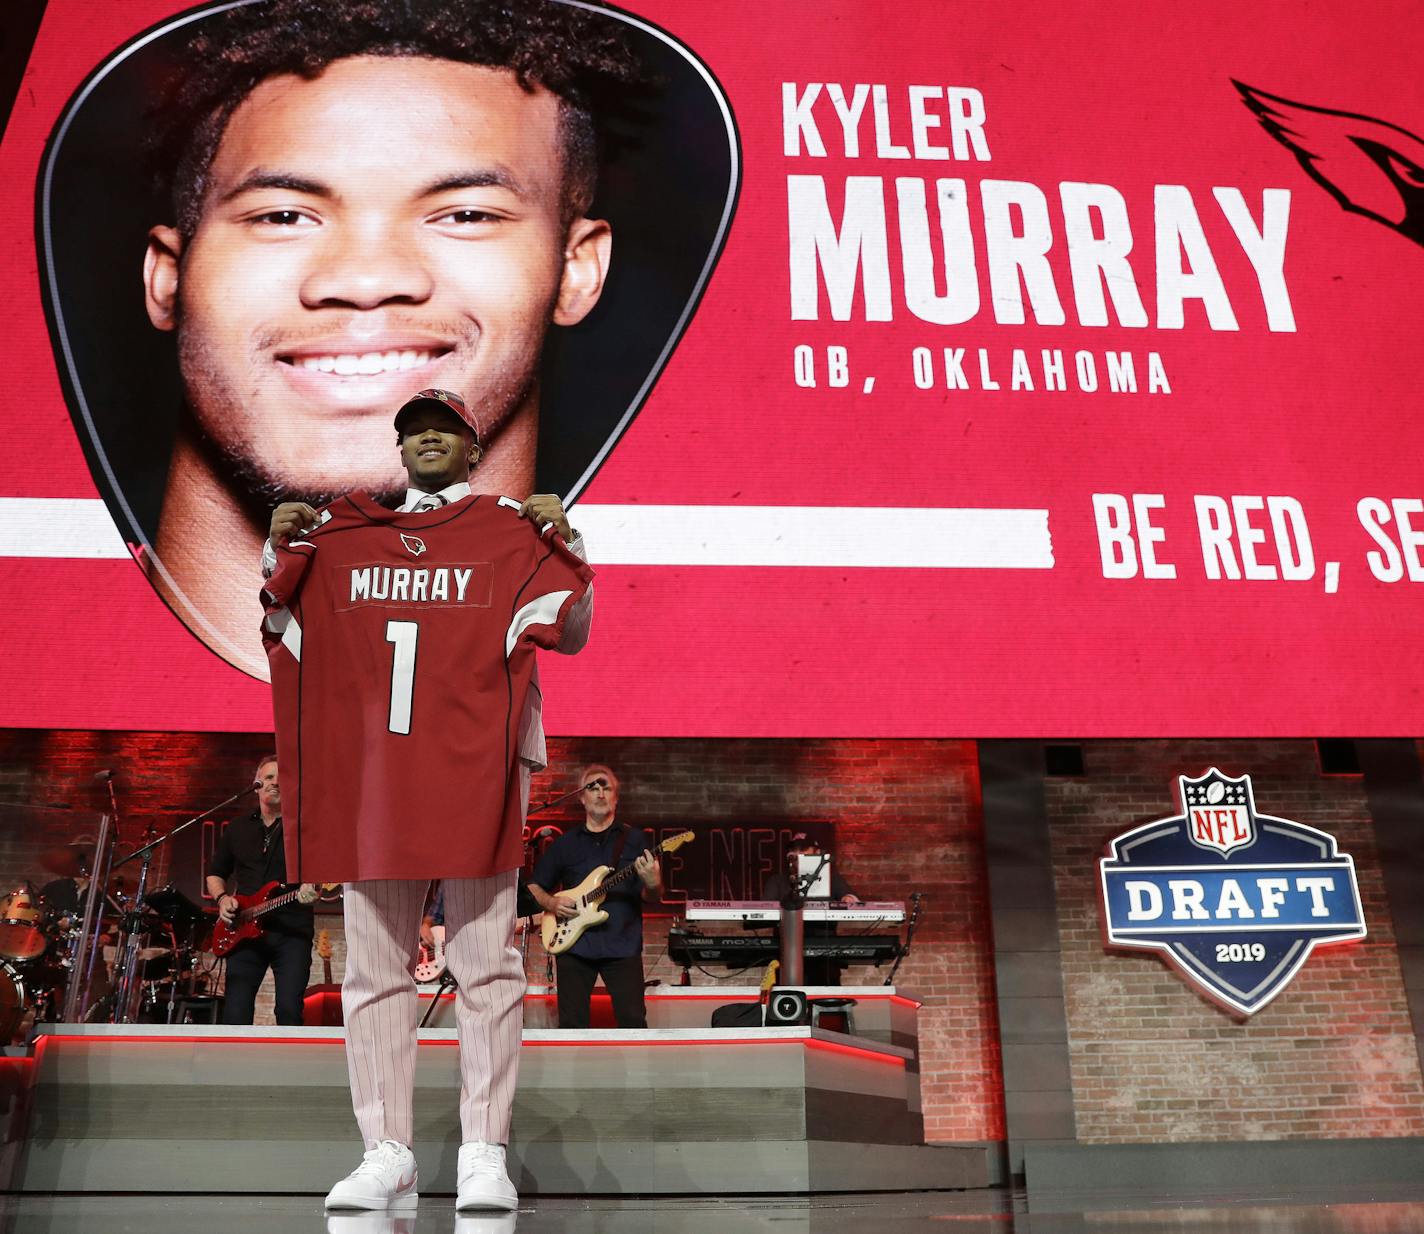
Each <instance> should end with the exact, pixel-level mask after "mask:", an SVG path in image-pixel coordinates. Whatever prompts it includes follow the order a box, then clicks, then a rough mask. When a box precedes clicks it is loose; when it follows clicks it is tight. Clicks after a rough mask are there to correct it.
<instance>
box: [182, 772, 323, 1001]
mask: <svg viewBox="0 0 1424 1234" xmlns="http://www.w3.org/2000/svg"><path fill="white" fill-rule="evenodd" d="M256 778H257V784H258V789H257V809H255V810H254V811H253V812H252V813H251V814H248V815H246V816H244V817H242V818H235V819H233V820H232V822H230V823H228V825H227V826H226V827H225V828H224V829H223V833H222V838H221V839H220V840H218V843H217V847H216V848H214V850H213V856H212V860H211V861H209V862H208V869H207V889H208V894H209V895H210V896H213V897H214V898H215V899H216V900H217V902H218V912H219V914H220V915H221V916H222V918H223V920H224V921H226V922H227V923H229V924H231V923H232V919H233V915H234V914H235V913H236V912H237V910H238V902H237V898H236V896H237V895H244V896H248V895H253V894H254V893H256V892H258V891H261V890H262V888H263V887H264V886H266V885H267V884H268V883H274V882H275V883H285V882H286V881H287V856H286V853H285V852H284V851H283V848H284V846H283V844H282V790H281V787H280V785H279V784H278V780H277V758H276V755H272V756H269V757H268V758H264V759H263V760H262V761H261V762H260V763H259V764H258V765H257V777H256ZM234 893H236V894H234ZM312 899H313V900H315V899H316V895H315V892H313V894H312ZM261 921H262V932H261V934H260V935H259V936H258V937H257V938H248V939H244V940H243V941H242V942H240V943H238V944H237V946H236V947H234V948H233V950H232V951H231V952H230V953H229V955H228V957H227V986H226V991H225V994H224V997H223V1015H222V1022H223V1023H224V1024H251V1023H252V1018H253V1014H254V1008H255V1005H256V1002H257V990H258V987H259V986H260V985H261V984H262V979H263V978H264V977H265V976H266V975H267V970H268V969H269V968H270V969H271V970H272V982H273V985H274V986H275V987H276V994H277V1007H276V1011H277V1023H278V1024H300V1023H301V1022H302V999H303V996H304V995H305V994H306V989H307V980H308V979H309V978H310V976H311V954H312V936H313V934H314V933H315V926H314V922H315V918H314V916H313V914H312V910H311V905H310V904H301V903H296V904H289V905H287V906H286V907H285V908H279V909H275V910H274V911H272V912H270V913H267V914H265V915H264V916H263V917H262V919H261Z"/></svg>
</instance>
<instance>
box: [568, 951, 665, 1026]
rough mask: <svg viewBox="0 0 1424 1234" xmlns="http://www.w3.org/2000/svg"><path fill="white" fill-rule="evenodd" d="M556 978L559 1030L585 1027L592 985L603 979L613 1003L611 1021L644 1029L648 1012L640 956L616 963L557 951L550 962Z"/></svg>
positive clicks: (631, 956) (625, 957)
mask: <svg viewBox="0 0 1424 1234" xmlns="http://www.w3.org/2000/svg"><path fill="white" fill-rule="evenodd" d="M554 964H555V968H556V971H557V972H558V975H559V1027H560V1028H587V1027H588V1019H589V1014H588V1007H589V1000H590V998H591V997H592V995H593V983H594V982H595V981H596V980H597V979H598V978H599V977H602V978H603V984H604V985H605V986H606V987H607V989H608V996H609V997H610V998H611V999H612V1000H613V1019H614V1021H615V1022H616V1023H617V1025H618V1027H619V1028H647V1027H648V1011H647V1005H646V1004H645V1003H644V1001H643V957H642V956H640V955H630V956H621V957H619V958H618V959H616V960H589V959H586V958H585V957H583V956H577V955H574V953H573V952H572V951H564V952H561V953H560V954H559V955H558V956H556V957H555V959H554Z"/></svg>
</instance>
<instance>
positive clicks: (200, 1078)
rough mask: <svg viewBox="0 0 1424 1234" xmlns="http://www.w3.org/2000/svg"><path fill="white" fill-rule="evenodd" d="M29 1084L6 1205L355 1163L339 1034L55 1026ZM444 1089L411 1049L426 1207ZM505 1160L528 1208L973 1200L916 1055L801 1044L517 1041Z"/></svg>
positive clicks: (746, 1037)
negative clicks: (645, 1202) (23, 1196)
mask: <svg viewBox="0 0 1424 1234" xmlns="http://www.w3.org/2000/svg"><path fill="white" fill-rule="evenodd" d="M28 1080H29V1082H28V1085H27V1087H28V1090H29V1091H28V1095H27V1098H26V1099H19V1100H15V1101H12V1103H11V1110H12V1117H14V1118H16V1119H20V1120H22V1121H23V1122H24V1124H25V1130H24V1132H23V1133H21V1135H22V1138H20V1137H18V1136H17V1133H19V1132H20V1128H19V1127H18V1126H12V1127H11V1128H10V1136H9V1140H10V1144H11V1145H12V1146H16V1147H18V1148H19V1151H18V1152H17V1153H16V1154H15V1155H14V1157H13V1159H12V1162H11V1180H10V1186H11V1189H13V1190H19V1191H232V1192H268V1193H319V1192H324V1191H325V1190H326V1189H327V1187H329V1186H330V1185H331V1182H332V1181H334V1180H335V1179H336V1178H338V1177H340V1176H341V1175H342V1174H344V1173H345V1172H347V1171H348V1170H349V1169H350V1168H351V1167H352V1165H353V1164H354V1163H355V1161H356V1160H357V1159H358V1158H359V1155H360V1145H359V1142H358V1140H357V1138H356V1126H355V1121H354V1119H353V1117H352V1114H351V1103H350V1092H349V1088H348V1078H347V1072H346V1060H345V1051H344V1044H343V1039H342V1035H341V1030H340V1029H331V1028H308V1029H292V1028H285V1029H273V1028H230V1027H209V1026H198V1027H194V1026H186V1027H184V1028H182V1029H167V1028H154V1027H150V1026H143V1025H135V1026H121V1027H114V1026H108V1025H102V1026H72V1025H62V1026H57V1027H56V1030H55V1031H54V1032H52V1033H50V1034H48V1035H46V1036H44V1037H41V1038H40V1039H39V1041H38V1042H37V1043H36V1048H35V1052H34V1058H33V1061H32V1063H31V1065H30V1075H29V1077H28ZM458 1084H459V1070H458V1055H457V1050H456V1043H455V1034H454V1032H453V1031H451V1030H448V1029H427V1030H424V1031H423V1032H422V1033H421V1034H420V1048H419V1050H418V1052H417V1065H416V1128H415V1138H416V1143H415V1150H416V1156H417V1159H418V1161H419V1163H420V1168H421V1190H422V1191H427V1192H430V1193H432V1194H439V1193H448V1192H453V1191H454V1186H455V1160H456V1153H457V1150H458V1148H459V1117H458V1110H457V1102H458V1092H457V1089H458ZM15 1096H16V1098H21V1097H22V1094H20V1093H16V1094H15ZM25 1107H28V1116H27V1117H25V1115H24V1109H25ZM17 1140H18V1143H17ZM510 1159H511V1162H512V1163H513V1169H512V1172H513V1173H514V1174H515V1178H516V1183H517V1184H518V1186H519V1188H520V1190H521V1192H522V1193H524V1194H527V1195H536V1194H590V1195H592V1194H637V1193H643V1194H653V1193H700V1192H719V1193H732V1192H743V1193H752V1192H802V1191H874V1190H904V1189H920V1188H934V1189H939V1188H961V1187H976V1186H984V1185H986V1184H987V1181H988V1169H987V1165H988V1163H987V1158H986V1154H985V1150H984V1149H982V1148H979V1147H964V1148H955V1147H928V1146H926V1145H924V1144H923V1127H922V1122H921V1117H920V1113H919V1083H918V1076H917V1075H916V1074H915V1073H914V1071H913V1055H912V1052H911V1051H910V1050H907V1049H905V1048H903V1047H899V1046H894V1045H891V1044H889V1043H885V1042H875V1041H870V1040H867V1039H864V1038H859V1037H851V1036H847V1035H844V1034H840V1033H833V1032H829V1031H826V1030H823V1029H820V1028H807V1027H780V1028H750V1029H731V1030H718V1031H716V1032H712V1031H710V1030H707V1029H646V1030H641V1031H638V1030H626V1031H616V1030H613V1031H610V1030H600V1029H588V1030H583V1031H560V1030H557V1029H554V1030H537V1029H527V1030H525V1034H524V1047H523V1051H522V1054H521V1060H520V1076H519V1089H518V1094H517V1096H516V1098H515V1108H514V1135H513V1143H512V1144H511V1146H510Z"/></svg>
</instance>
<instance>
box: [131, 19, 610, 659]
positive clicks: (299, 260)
mask: <svg viewBox="0 0 1424 1234" xmlns="http://www.w3.org/2000/svg"><path fill="white" fill-rule="evenodd" d="M188 59H189V66H188V68H187V69H186V70H185V72H184V74H183V75H182V76H181V77H180V78H178V79H177V81H176V90H175V93H174V95H173V97H172V98H171V99H170V100H168V101H167V103H166V104H165V106H164V107H163V108H162V110H161V111H160V112H157V113H155V114H157V115H160V116H161V118H162V130H161V132H160V134H159V138H158V145H159V148H160V149H161V150H162V151H163V152H164V153H165V155H166V162H167V165H168V166H169V167H170V168H171V169H172V172H171V182H170V183H169V184H168V185H167V186H166V187H167V188H168V190H169V192H170V194H171V200H172V203H173V218H172V220H171V221H169V222H165V223H161V224H158V225H156V226H153V227H152V228H151V230H150V231H149V234H148V244H147V252H146V255H145V260H144V265H143V283H144V295H145V306H146V309H147V313H148V317H149V320H150V321H151V323H152V324H153V326H155V327H157V328H158V329H159V330H162V331H171V332H173V333H174V334H175V336H176V340H177V353H178V361H179V367H180V370H181V374H182V381H183V390H184V401H183V410H182V413H181V415H180V418H179V422H178V426H177V434H176V438H175V441H174V446H173V452H172V457H171V461H170V465H169V469H168V475H167V481H166V486H165V488H164V491H163V499H162V505H161V510H160V514H159V519H158V525H157V531H156V535H155V537H154V540H153V544H152V550H153V551H152V554H151V566H150V577H151V578H152V579H153V581H154V583H155V586H157V588H158V589H159V591H160V593H161V594H162V595H163V596H164V598H165V600H167V601H168V603H169V604H170V606H172V607H173V608H174V609H175V611H177V612H179V614H180V616H183V617H184V619H185V621H187V622H188V624H189V625H190V627H191V628H194V629H195V631H196V632H198V633H199V635H200V637H202V638H203V639H204V641H205V642H207V643H208V645H209V646H210V647H213V649H214V650H216V651H218V652H219V654H221V655H223V656H224V657H225V658H226V659H228V660H229V661H230V662H231V663H233V664H235V665H237V666H238V667H240V668H242V669H244V670H246V671H248V672H252V673H253V674H254V675H263V664H262V653H261V648H260V645H259V643H258V641H257V639H256V635H255V630H256V622H255V621H254V620H253V619H252V615H251V614H250V612H249V609H250V607H251V605H250V597H251V593H252V577H251V571H252V564H251V563H252V562H253V560H255V558H256V556H257V555H258V553H259V552H260V549H261V545H262V541H263V537H264V535H265V531H266V525H267V519H268V517H269V515H270V511H271V508H272V507H273V506H274V505H275V504H277V503H278V502H279V501H283V500H300V501H306V502H308V503H310V504H313V505H316V504H321V503H324V502H326V501H328V500H330V499H331V498H333V497H335V496H337V495H340V494H342V493H345V492H348V491H350V490H352V489H357V488H364V489H367V490H369V491H371V492H372V493H373V494H375V495H376V496H377V497H378V499H380V498H381V497H384V496H389V495H392V494H397V493H399V492H403V491H404V482H405V480H404V472H403V470H402V467H401V461H400V457H399V455H398V453H397V451H395V450H394V449H392V446H391V440H390V423H389V418H390V408H391V407H393V406H399V405H400V404H401V402H402V401H403V400H404V399H406V398H408V397H409V396H410V395H411V394H413V393H415V392H416V391H417V390H419V389H421V388H424V387H430V386H439V387H442V388H447V389H452V390H455V391H457V392H459V393H460V394H461V395H463V397H464V398H465V400H466V402H467V404H468V406H469V407H470V409H471V411H472V412H473V413H474V415H475V417H476V419H477V422H478V425H479V433H480V438H481V440H482V441H483V442H485V443H486V453H485V457H484V459H483V460H482V462H481V465H480V468H479V470H478V471H477V472H476V473H475V474H474V476H473V477H472V479H473V482H474V486H475V489H476V491H477V492H498V493H503V494H510V495H513V496H516V497H520V498H523V497H525V496H528V495H529V493H530V492H531V491H532V486H533V483H534V478H535V475H534V465H535V454H536V447H537V443H538V435H539V411H540V386H539V362H540V356H541V352H542V349H543V347H544V342H545V336H546V333H547V332H548V331H549V329H550V327H554V326H557V327H569V326H574V325H577V324H578V323H579V322H581V321H583V320H584V319H585V318H586V317H587V316H588V314H589V313H590V312H592V310H593V309H594V307H595V306H596V305H597V304H598V302H599V299H600V296H601V294H602V291H603V288H604V285H605V280H606V278H607V275H608V271H609V267H610V262H611V261H612V254H613V234H612V228H611V226H610V225H609V223H608V222H606V221H604V220H602V219H598V218H591V217H589V216H588V211H589V208H590V205H591V202H592V200H593V195H594V190H595V185H596V178H597V166H598V163H597V139H596V134H595V128H594V122H593V118H592V116H591V113H590V110H589V108H590V106H591V103H590V100H591V99H593V98H594V97H596V96H597V95H598V93H599V92H600V91H603V90H607V89H608V88H610V86H617V85H619V84H621V83H630V82H633V81H635V80H636V78H637V73H638V68H637V65H636V63H635V61H634V59H633V57H632V55H631V53H630V52H629V50H628V48H627V46H626V44H625V42H624V41H623V40H622V39H621V38H620V36H619V32H618V30H617V29H616V28H614V27H613V25H612V23H610V22H609V21H608V20H607V19H606V18H603V19H600V18H598V17H597V16H596V15H590V14H589V13H587V12H585V11H584V10H581V9H578V8H574V7H571V6H568V5H563V4H557V3H540V2H538V0H535V2H532V3H527V4H521V5H519V6H510V7H505V6H500V5H492V4H484V3H478V2H477V3H470V2H469V0H424V2H422V0H414V2H412V3H408V4H403V3H396V2H394V0H373V2H368V3H353V4H336V3H313V2H312V0H277V2H276V3H272V4H266V3H258V4H252V5H247V6H242V7H239V8H236V9H233V10H231V11H230V12H228V13H227V14H224V15H223V16H222V18H221V19H220V20H218V21H217V22H216V23H214V24H208V25H206V26H205V27H204V28H203V30H202V32H201V33H200V34H199V35H198V36H197V37H196V38H194V39H193V40H192V41H191V43H190V45H189V48H188Z"/></svg>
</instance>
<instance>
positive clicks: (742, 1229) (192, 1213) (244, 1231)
mask: <svg viewBox="0 0 1424 1234" xmlns="http://www.w3.org/2000/svg"><path fill="white" fill-rule="evenodd" d="M89 1230H92V1231H95V1232H96V1234H99V1232H101V1231H102V1232H103V1234H180V1232H181V1234H193V1232H194V1231H202V1234H253V1232H254V1231H260V1232H261V1234H323V1232H325V1234H435V1232H437V1231H439V1232H440V1234H449V1232H451V1231H453V1232H454V1234H515V1232H516V1231H517V1234H911V1232H915V1234H919V1232H921V1231H923V1232H924V1234H945V1231H947V1230H952V1231H955V1232H956V1234H1087V1232H1088V1231H1097V1230H1104V1231H1112V1232H1113V1234H1175V1232H1177V1231H1188V1230H1190V1231H1193V1232H1194V1234H1201V1232H1203V1231H1205V1232H1207V1234H1217V1232H1220V1234H1228V1232H1229V1234H1414V1232H1415V1231H1419V1230H1424V1183H1421V1184H1419V1185H1417V1186H1408V1187H1396V1188H1392V1189H1388V1188H1372V1189H1369V1190H1364V1189H1361V1190H1359V1191H1355V1192H1348V1191H1344V1192H1342V1191H1341V1190H1339V1189H1338V1188H1337V1189H1335V1190H1332V1191H1330V1192H1329V1193H1326V1192H1324V1191H1323V1190H1322V1191H1321V1192H1320V1193H1319V1194H1312V1193H1305V1192H1296V1193H1294V1194H1291V1195H1283V1194H1279V1193H1273V1194H1257V1195H1247V1194H1242V1193H1235V1194H1230V1195H1218V1196H1212V1195H1205V1194H1203V1195H1199V1196H1198V1197H1196V1199H1195V1200H1194V1201H1193V1202H1192V1203H1190V1204H1187V1203H1184V1202H1183V1201H1181V1200H1180V1199H1176V1198H1168V1197H1163V1196H1158V1197H1155V1198H1154V1197H1153V1196H1152V1195H1150V1194H1148V1193H1145V1192H1131V1193H1129V1192H1121V1193H1116V1194H1112V1195H1103V1196H1098V1197H1095V1198H1093V1199H1092V1200H1084V1199H1083V1198H1082V1197H1080V1196H1075V1197H1073V1198H1072V1199H1071V1200H1068V1201H1065V1202H1063V1203H1061V1204H1059V1203H1055V1202H1054V1201H1053V1200H1052V1199H1051V1198H1048V1199H1045V1198H1041V1197H1035V1199H1034V1202H1033V1205H1032V1211H1031V1210H1030V1206H1029V1203H1028V1200H1027V1198H1026V1197H1025V1196H1024V1195H1023V1193H1022V1192H1019V1191H1013V1190H991V1191H984V1190H980V1191H965V1192H907V1193H893V1192H892V1193H880V1194H875V1195H844V1194H843V1195H827V1196H801V1197H763V1196H757V1197H736V1196H728V1197H719V1198H712V1197H707V1196H692V1197H660V1198H657V1199H611V1198H594V1199H562V1198H558V1197H541V1198H539V1199H537V1200H536V1201H533V1202H531V1203H529V1204H527V1205H526V1206H525V1207H524V1208H522V1209H520V1211H519V1212H517V1213H510V1214H507V1215H499V1216H497V1215H489V1216H469V1217H457V1216H456V1214H455V1210H454V1206H453V1204H452V1202H451V1201H450V1200H449V1199H448V1198H440V1199H434V1200H430V1201H425V1200H422V1201H421V1204H420V1207H419V1209H418V1211H417V1212H416V1214H415V1215H414V1216H413V1217H405V1216H402V1217H388V1216H386V1215H384V1214H380V1213H371V1214H362V1215H340V1216H334V1217H331V1218H328V1217H327V1216H325V1215H324V1214H323V1213H322V1211H321V1203H320V1200H318V1199H316V1198H314V1197H310V1196H267V1197H263V1196H230V1195H211V1196H195V1195H161V1196H160V1195H98V1194H90V1195H83V1196H79V1195H66V1196H25V1197H21V1196H0V1231H4V1234H10V1232H11V1231H14V1232H15V1234H19V1232H20V1231H23V1232H24V1234H84V1232H85V1231H89Z"/></svg>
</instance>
